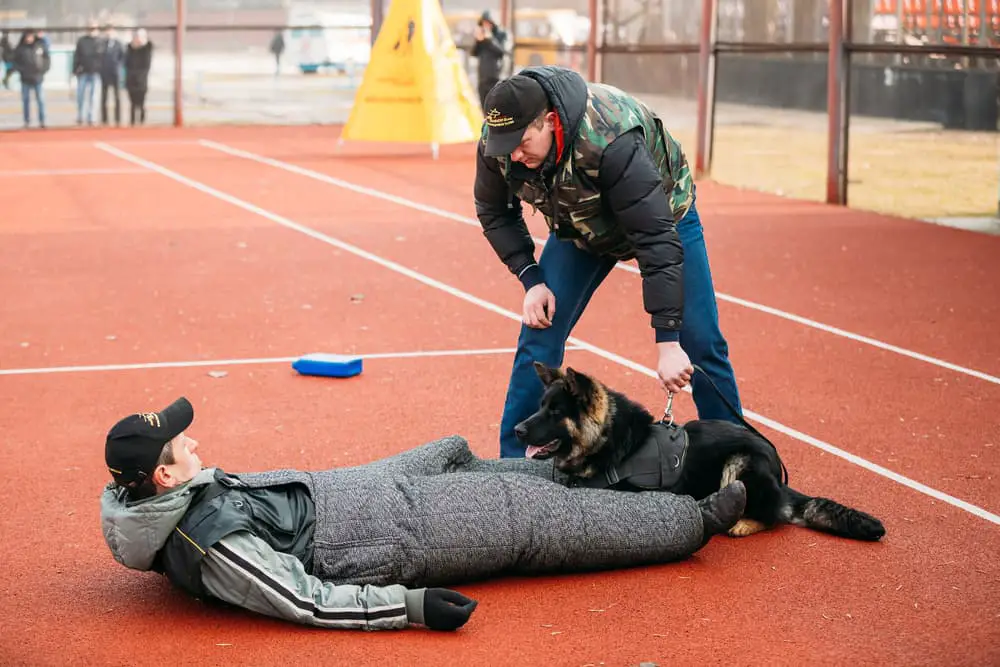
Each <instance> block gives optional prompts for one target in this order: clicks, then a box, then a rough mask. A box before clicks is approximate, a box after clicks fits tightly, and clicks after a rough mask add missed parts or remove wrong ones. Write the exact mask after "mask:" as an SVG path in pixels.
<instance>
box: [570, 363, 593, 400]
mask: <svg viewBox="0 0 1000 667" xmlns="http://www.w3.org/2000/svg"><path fill="white" fill-rule="evenodd" d="M566 386H567V387H568V388H569V391H570V393H571V394H573V395H574V396H576V397H577V398H587V397H588V396H590V394H591V388H592V387H593V386H594V381H593V380H591V379H590V378H589V377H587V376H586V375H584V374H583V373H581V372H580V371H577V370H574V369H573V368H572V367H569V368H567V369H566Z"/></svg>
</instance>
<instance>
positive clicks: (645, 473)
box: [576, 422, 688, 491]
mask: <svg viewBox="0 0 1000 667" xmlns="http://www.w3.org/2000/svg"><path fill="white" fill-rule="evenodd" d="M687 449H688V435H687V431H685V430H684V428H683V427H682V426H679V425H677V424H667V423H666V422H657V423H655V424H653V427H652V429H651V430H650V433H649V437H647V438H646V440H645V442H643V443H642V446H640V447H639V449H637V450H635V451H634V452H633V453H632V454H631V455H629V456H628V457H627V458H625V459H624V460H622V461H621V462H620V463H618V465H612V466H609V467H608V469H607V470H605V471H603V472H599V473H598V474H596V475H594V476H593V477H591V478H589V479H583V480H579V481H578V482H577V483H576V485H577V486H585V487H588V488H592V489H607V488H611V487H614V486H616V485H618V484H620V483H621V482H626V483H628V484H629V485H631V486H635V487H638V488H640V489H647V490H657V491H667V490H669V489H670V488H672V487H673V486H674V485H675V484H676V483H677V480H678V478H679V477H680V473H681V470H682V469H683V468H684V461H685V459H686V458H687Z"/></svg>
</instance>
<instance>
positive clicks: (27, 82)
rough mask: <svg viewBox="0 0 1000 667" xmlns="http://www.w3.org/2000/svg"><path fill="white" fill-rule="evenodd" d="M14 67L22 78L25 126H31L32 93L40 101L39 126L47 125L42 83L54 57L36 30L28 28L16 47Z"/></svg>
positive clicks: (22, 104) (22, 103)
mask: <svg viewBox="0 0 1000 667" xmlns="http://www.w3.org/2000/svg"><path fill="white" fill-rule="evenodd" d="M13 64H14V69H16V70H17V73H18V75H19V76H20V78H21V106H22V108H23V109H24V127H25V128H28V127H30V126H31V93H34V94H35V101H36V102H38V126H39V127H41V128H44V127H45V91H44V89H43V87H42V84H43V83H44V81H45V75H46V74H47V73H48V71H49V68H50V67H51V66H52V58H51V56H50V55H49V49H48V47H47V46H45V42H43V41H42V40H40V39H38V35H37V33H36V32H35V31H34V30H31V29H28V30H26V31H25V32H24V33H23V34H22V36H21V41H20V43H18V45H17V48H15V49H14V60H13Z"/></svg>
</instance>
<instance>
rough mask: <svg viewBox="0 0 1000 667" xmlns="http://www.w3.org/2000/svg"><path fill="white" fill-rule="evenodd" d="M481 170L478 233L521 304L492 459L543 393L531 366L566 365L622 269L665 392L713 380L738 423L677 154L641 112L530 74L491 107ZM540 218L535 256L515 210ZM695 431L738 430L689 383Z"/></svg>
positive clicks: (613, 92)
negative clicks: (598, 297)
mask: <svg viewBox="0 0 1000 667" xmlns="http://www.w3.org/2000/svg"><path fill="white" fill-rule="evenodd" d="M484 111H485V115H486V122H485V124H484V127H483V135H482V141H480V142H479V147H478V151H477V158H476V183H475V201H476V212H477V214H478V216H479V222H480V224H482V227H483V232H484V234H485V235H486V238H487V240H488V241H489V243H490V245H491V246H492V247H493V249H494V251H496V253H497V255H498V256H499V257H500V259H501V260H502V261H503V262H504V263H505V264H506V266H507V268H508V269H509V270H510V272H511V273H513V274H514V275H515V276H517V278H518V279H519V280H520V281H521V283H522V285H523V286H524V289H525V291H526V293H525V296H524V306H523V311H522V322H523V325H522V327H521V334H520V337H519V339H518V344H517V353H516V355H515V358H514V365H513V370H512V372H511V377H510V384H509V386H508V389H507V399H506V404H505V405H504V412H503V417H502V419H501V423H500V455H501V456H502V457H515V456H517V457H520V456H523V455H524V445H523V444H521V443H520V442H519V441H518V440H517V438H516V436H515V435H514V426H515V425H516V424H518V423H519V422H521V421H522V420H524V419H525V418H527V417H528V416H529V415H530V414H531V413H532V412H534V411H535V410H536V409H537V407H538V402H539V399H540V397H541V394H542V385H541V381H540V380H539V379H538V377H537V375H536V373H535V371H534V369H533V367H532V362H534V361H540V362H542V363H544V364H547V365H549V366H561V365H562V362H563V354H564V350H565V344H566V339H567V338H568V337H569V335H570V333H571V331H572V330H573V327H574V326H575V325H576V322H577V321H578V320H579V318H580V316H581V315H582V314H583V311H584V309H585V308H586V306H587V304H588V302H589V301H590V298H591V296H592V295H593V294H594V291H595V290H596V289H597V288H598V286H599V285H600V284H601V282H603V280H604V278H605V277H607V275H608V274H609V273H610V272H611V269H612V268H614V266H615V263H616V262H618V261H625V260H629V259H633V258H635V259H636V260H637V262H638V265H639V271H640V273H641V275H642V297H643V304H644V306H645V309H646V312H648V313H649V315H650V317H651V325H652V328H653V333H654V336H653V339H654V341H655V344H656V348H657V355H658V361H657V364H656V370H657V374H658V375H659V378H660V381H661V382H662V383H663V386H664V388H665V389H666V390H667V391H668V392H671V393H673V392H678V391H681V389H682V388H683V387H684V386H685V385H687V384H688V383H689V382H691V381H692V375H693V372H694V369H693V366H692V364H697V365H698V366H700V367H701V368H703V369H704V370H705V371H706V373H708V374H709V375H710V376H711V378H712V381H713V382H714V383H715V384H716V385H717V386H718V387H719V389H720V390H721V392H722V393H723V394H724V395H725V397H726V399H727V400H728V401H729V403H731V404H732V405H733V406H734V407H735V408H736V410H740V409H741V408H740V401H739V393H738V391H737V387H736V378H735V376H734V374H733V369H732V366H731V364H730V362H729V358H728V354H729V352H728V345H727V343H726V339H725V338H724V337H723V335H722V332H721V330H720V328H719V318H718V311H717V308H716V302H715V290H714V287H713V285H712V275H711V271H710V269H709V263H708V255H707V251H706V248H705V241H704V237H703V235H702V227H701V221H700V219H699V217H698V212H697V209H696V208H695V187H694V182H693V179H692V176H691V172H690V169H689V167H688V164H687V159H686V158H685V156H684V152H683V150H682V149H681V146H680V144H678V143H677V141H676V140H675V139H674V138H673V137H672V136H671V135H670V134H669V133H668V132H667V131H666V130H665V129H664V127H663V124H662V122H661V121H660V119H659V118H658V117H657V116H656V114H654V113H653V112H652V111H651V110H650V109H649V108H648V107H646V106H645V105H644V104H643V103H642V102H640V101H639V100H637V99H635V98H633V97H631V96H629V95H627V94H625V93H623V92H622V91H620V90H618V89H616V88H613V87H611V86H607V85H603V84H597V83H588V82H586V81H585V80H584V79H583V78H582V77H581V76H580V75H579V74H577V73H576V72H574V71H572V70H569V69H566V68H563V67H555V66H541V67H529V68H526V69H523V70H521V72H520V73H519V74H518V75H515V76H512V77H510V78H509V79H507V80H505V81H503V82H501V83H499V84H497V86H496V87H495V88H494V89H493V90H492V91H491V92H490V94H489V95H488V96H487V98H486V100H485V108H484ZM522 201H524V202H527V203H528V204H529V205H530V206H531V207H532V208H535V209H537V210H539V211H541V212H542V213H543V215H544V216H545V221H546V223H547V225H548V227H549V232H550V234H549V238H548V240H547V241H546V243H545V248H544V250H543V252H542V254H541V259H540V260H539V261H538V262H536V261H535V246H534V243H533V241H532V238H531V235H530V233H529V232H528V229H527V226H526V225H525V222H524V217H523V213H522V209H521V202H522ZM692 389H693V395H694V401H695V405H696V406H697V408H698V415H699V417H700V418H702V419H728V420H730V421H736V418H735V416H734V415H733V414H732V412H731V411H730V410H729V408H728V407H727V406H726V404H725V402H723V401H722V400H721V399H720V398H719V396H718V394H717V393H716V392H715V390H714V389H713V388H712V386H711V385H710V384H709V383H708V382H707V380H706V379H705V378H704V377H703V376H701V375H698V376H695V377H694V380H693V385H692Z"/></svg>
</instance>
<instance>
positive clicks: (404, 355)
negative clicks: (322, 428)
mask: <svg viewBox="0 0 1000 667" xmlns="http://www.w3.org/2000/svg"><path fill="white" fill-rule="evenodd" d="M580 349H581V348H579V347H577V346H575V345H573V346H567V347H566V350H567V351H578V350H580ZM515 351H516V348H513V347H493V348H483V349H479V350H415V351H412V352H375V353H372V354H355V353H348V354H349V355H350V356H359V357H362V358H364V359H424V358H428V357H474V356H486V355H495V354H514V352H515ZM299 356H301V355H298V356H294V357H259V358H250V359H195V360H192V361H154V362H149V363H141V364H99V365H95V366H48V367H41V368H5V369H0V375H44V374H47V373H87V372H95V371H96V372H102V371H134V370H151V369H154V368H197V367H199V366H239V365H247V364H285V363H289V364H290V363H291V362H293V361H295V360H296V359H298V358H299Z"/></svg>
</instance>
